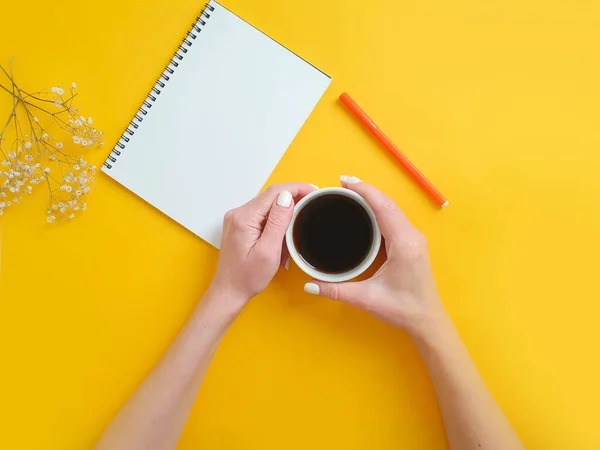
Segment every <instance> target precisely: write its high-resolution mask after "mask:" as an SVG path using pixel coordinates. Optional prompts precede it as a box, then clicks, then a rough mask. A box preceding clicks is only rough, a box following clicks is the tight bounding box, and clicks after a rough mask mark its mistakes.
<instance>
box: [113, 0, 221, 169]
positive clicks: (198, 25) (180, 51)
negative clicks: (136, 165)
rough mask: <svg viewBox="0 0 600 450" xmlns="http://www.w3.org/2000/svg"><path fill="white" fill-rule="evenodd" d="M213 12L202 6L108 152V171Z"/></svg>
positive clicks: (207, 5) (210, 6)
mask: <svg viewBox="0 0 600 450" xmlns="http://www.w3.org/2000/svg"><path fill="white" fill-rule="evenodd" d="M214 10H215V8H214V7H213V6H212V5H210V4H208V3H207V4H206V5H205V6H204V9H203V10H202V11H201V12H200V15H199V16H198V17H196V22H195V23H193V24H192V28H191V29H190V31H188V32H187V34H186V37H184V38H183V40H182V43H181V45H179V46H178V48H177V51H176V52H175V54H174V55H173V58H172V59H171V60H170V61H169V64H168V65H167V67H165V70H164V71H163V73H162V74H161V75H160V78H159V79H158V80H157V81H156V84H155V85H154V87H153V88H152V90H151V91H150V93H148V95H147V96H146V99H145V100H144V102H143V103H142V106H141V107H140V109H139V110H138V112H137V113H136V114H135V115H134V116H133V119H132V120H131V123H130V124H129V125H128V126H127V128H125V132H124V133H123V135H122V136H121V137H120V138H119V141H118V142H117V144H116V145H115V148H113V149H112V151H111V152H110V155H108V159H107V160H106V161H105V162H104V167H106V168H107V169H109V170H110V169H112V168H113V164H114V163H116V162H117V157H118V156H120V155H121V152H122V151H123V150H124V149H125V146H126V145H127V143H128V142H129V141H130V140H131V136H133V135H134V134H135V132H136V130H137V129H138V128H139V127H140V123H142V122H143V120H144V116H145V115H147V114H148V110H150V108H152V105H153V104H154V102H156V100H157V99H158V96H160V93H161V89H164V88H165V87H166V86H167V82H168V81H169V80H170V75H173V74H174V73H175V70H176V69H177V67H179V63H180V62H181V61H182V60H183V58H184V57H185V54H186V53H187V52H188V49H189V47H191V46H192V44H193V41H194V40H195V39H196V38H197V37H198V35H199V34H200V32H201V31H202V27H204V26H205V25H206V20H208V19H209V18H210V13H212V12H213V11H214Z"/></svg>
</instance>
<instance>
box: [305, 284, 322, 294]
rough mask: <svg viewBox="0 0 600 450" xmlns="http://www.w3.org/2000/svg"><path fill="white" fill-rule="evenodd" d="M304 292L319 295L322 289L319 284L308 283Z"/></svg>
mask: <svg viewBox="0 0 600 450" xmlns="http://www.w3.org/2000/svg"><path fill="white" fill-rule="evenodd" d="M304 291H305V292H308V293H309V294H312V295H319V292H321V288H320V287H319V285H318V284H317V283H306V284H305V285H304Z"/></svg>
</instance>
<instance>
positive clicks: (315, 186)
mask: <svg viewBox="0 0 600 450" xmlns="http://www.w3.org/2000/svg"><path fill="white" fill-rule="evenodd" d="M308 185H309V186H312V187H314V188H315V189H319V186H317V185H316V184H312V183H308Z"/></svg>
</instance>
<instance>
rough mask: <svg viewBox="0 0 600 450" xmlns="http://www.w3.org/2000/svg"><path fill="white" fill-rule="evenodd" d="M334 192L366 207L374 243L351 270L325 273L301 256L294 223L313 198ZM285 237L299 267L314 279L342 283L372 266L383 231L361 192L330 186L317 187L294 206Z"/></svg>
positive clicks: (291, 255)
mask: <svg viewBox="0 0 600 450" xmlns="http://www.w3.org/2000/svg"><path fill="white" fill-rule="evenodd" d="M333 193H335V194H340V195H344V196H346V197H349V198H351V199H353V200H355V201H356V202H357V203H358V204H360V205H361V206H362V207H363V208H364V209H365V211H366V212H367V214H368V215H369V219H371V225H372V226H373V243H372V245H371V249H370V250H369V253H368V254H367V256H366V257H365V259H364V260H363V261H362V262H361V263H360V264H359V265H358V266H356V267H355V268H354V269H352V270H349V271H347V272H343V273H324V272H321V271H319V270H317V269H315V268H313V267H311V266H309V265H308V264H307V263H306V262H305V261H304V259H303V258H302V257H301V256H300V254H299V253H298V251H297V250H296V246H295V245H294V239H293V229H294V224H295V223H296V218H297V217H298V213H299V212H300V211H301V210H302V209H303V208H304V206H305V205H306V204H307V203H308V202H310V201H311V200H313V199H315V198H318V197H322V196H324V195H329V194H333ZM285 239H286V245H287V249H288V251H289V253H290V257H291V258H292V260H293V261H294V262H295V263H296V265H297V266H298V267H300V269H301V270H302V271H303V272H304V273H306V274H307V275H309V276H311V277H313V278H314V279H316V280H321V281H326V282H329V283H340V282H342V281H348V280H351V279H353V278H356V277H357V276H359V275H360V274H362V273H363V272H364V271H365V270H367V269H368V268H369V267H370V266H371V264H373V261H375V258H376V257H377V254H378V253H379V248H380V247H381V232H380V230H379V225H378V224H377V218H376V217H375V212H374V211H373V209H372V208H371V206H370V205H369V204H368V203H367V201H366V200H365V199H364V198H363V197H362V196H361V195H360V194H357V193H356V192H354V191H352V190H350V189H346V188H343V187H328V188H322V189H317V190H316V191H313V192H311V193H309V194H307V195H306V196H305V197H304V198H302V199H301V200H300V201H299V202H298V203H297V204H296V206H295V207H294V214H293V216H292V221H291V222H290V225H289V227H288V229H287V231H286V233H285Z"/></svg>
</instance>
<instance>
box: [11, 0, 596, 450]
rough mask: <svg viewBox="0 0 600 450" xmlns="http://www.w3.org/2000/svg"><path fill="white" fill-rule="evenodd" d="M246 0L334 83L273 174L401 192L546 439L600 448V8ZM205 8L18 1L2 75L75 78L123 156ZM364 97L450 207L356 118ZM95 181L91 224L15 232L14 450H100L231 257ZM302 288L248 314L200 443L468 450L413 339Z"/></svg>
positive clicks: (493, 371) (225, 346) (44, 82)
mask: <svg viewBox="0 0 600 450" xmlns="http://www.w3.org/2000/svg"><path fill="white" fill-rule="evenodd" d="M223 3H224V4H225V5H226V6H227V7H229V8H230V9H232V10H233V11H234V12H236V13H238V14H239V15H241V16H242V17H244V18H245V19H247V20H248V21H250V22H251V23H252V24H254V25H255V26H257V27H258V28H260V29H262V30H263V31H265V32H266V33H268V34H269V35H271V36H272V37H274V38H275V39H277V40H279V41H280V42H282V43H283V44H285V45H286V46H288V47H290V48H291V49H293V50H294V51H295V52H297V53H298V54H300V55H302V56H303V57H305V58H306V59H308V60H309V61H311V62H312V63H314V64H315V65H317V66H318V67H319V68H321V69H323V70H324V71H325V72H327V73H328V74H330V75H331V76H332V77H333V83H332V84H331V87H330V88H329V90H328V91H327V93H326V94H325V96H324V98H323V99H322V101H321V102H320V103H319V105H318V106H317V108H316V109H315V111H314V113H313V114H312V115H311V117H310V118H309V120H308V121H307V123H306V125H305V127H304V128H303V129H302V131H301V132H300V134H299V135H298V137H297V138H296V140H295V141H294V143H293V144H292V146H291V147H290V148H289V150H288V152H287V153H286V155H285V157H284V158H283V160H282V161H281V164H280V165H279V166H278V167H277V169H276V170H275V172H274V173H273V176H272V177H271V179H270V180H269V181H270V182H281V181H288V180H305V181H308V182H312V183H315V184H317V185H320V186H327V185H334V184H337V180H338V176H339V175H340V174H348V175H356V176H359V177H360V178H362V179H364V180H366V181H369V182H372V183H373V184H375V185H377V186H378V187H380V188H381V189H383V190H385V191H386V192H388V193H389V194H391V195H392V196H393V197H394V198H395V199H396V200H397V202H398V203H399V204H400V205H401V207H402V208H403V209H404V210H405V211H406V213H407V215H408V216H409V218H410V219H411V220H412V221H413V223H414V224H415V225H416V226H417V227H418V228H420V229H421V230H422V231H423V232H424V233H425V234H426V235H427V236H428V238H429V241H430V246H431V254H432V259H433V265H434V269H435V273H436V276H437V280H438V283H439V288H440V291H441V294H442V297H443V300H444V302H445V304H446V307H447V308H448V310H449V312H450V314H451V316H452V317H453V319H454V320H455V322H456V324H457V326H458V328H459V330H460V332H461V334H462V336H463V338H464V340H465V342H466V344H467V346H468V348H469V350H470V351H471V353H472V356H473V358H474V359H475V361H476V363H477V365H478V367H479V369H480V371H481V373H482V375H483V377H484V378H485V380H486V381H487V383H488V385H489V387H490V389H491V390H492V392H493V393H494V395H495V396H496V398H497V399H498V401H499V402H500V404H501V406H502V407H503V408H504V410H505V412H506V414H507V415H508V417H509V418H510V420H511V421H512V423H513V424H514V426H515V428H516V430H517V431H518V433H519V434H520V435H521V437H522V439H523V441H524V442H525V443H526V444H527V446H528V447H529V448H532V449H567V448H568V449H597V448H599V446H600V428H599V427H598V424H597V421H598V407H599V404H600V389H599V388H598V380H600V370H599V363H598V345H599V344H600V326H599V325H598V316H599V312H600V306H599V300H600V295H599V294H600V292H599V287H598V269H599V266H600V264H599V263H598V256H599V255H600V238H599V231H600V214H599V211H600V209H599V206H598V200H599V198H600V176H599V173H600V137H599V131H598V130H599V129H600V120H599V119H600V114H599V108H600V62H599V61H600V60H599V57H598V47H599V44H600V8H599V6H598V2H597V1H592V0H589V1H586V0H563V1H560V0H546V1H534V0H526V1H522V0H521V1H517V0H509V1H506V0H504V1H501V0H491V1H477V0H455V1H442V0H400V1H392V0H388V1H384V0H371V1H368V2H364V1H358V0H328V1H324V2H308V3H307V2H304V1H299V0H298V1H290V0H285V1H284V0H263V1H260V2H248V1H242V0H223ZM201 6H202V4H201V2H200V1H192V0H185V1H179V2H165V1H155V0H146V1H133V0H123V1H119V2H115V1H111V2H107V1H102V2H100V1H98V2H92V1H81V0H56V1H53V2H48V1H11V2H3V5H2V7H1V16H0V43H1V44H0V62H1V63H2V64H5V65H6V64H8V61H9V59H10V58H11V57H12V56H15V57H16V58H15V61H14V64H15V70H16V75H17V76H18V79H19V80H20V81H21V84H22V85H23V86H25V87H28V88H31V89H35V88H43V87H49V86H53V85H56V84H59V83H60V84H62V85H63V86H68V85H70V83H71V81H76V82H77V83H78V86H79V91H80V93H81V100H80V106H81V107H82V112H83V111H85V114H86V115H92V116H93V117H94V119H95V123H96V124H97V125H98V126H99V127H100V128H101V129H103V130H104V131H105V134H106V143H107V144H106V146H105V148H104V149H101V150H99V151H95V153H94V154H93V156H91V159H92V160H94V161H95V162H98V163H100V162H101V161H102V160H103V159H104V158H105V156H106V155H107V154H108V152H109V150H110V148H111V146H112V145H113V144H114V142H115V141H116V139H117V138H118V136H119V134H120V133H121V132H122V130H123V128H124V127H125V125H126V124H127V122H128V120H129V119H130V118H131V117H132V114H133V113H134V112H135V110H136V108H137V107H138V106H139V105H140V102H141V100H142V99H143V98H144V95H145V94H146V93H147V92H148V91H149V89H150V87H151V86H152V84H153V81H154V80H156V78H157V76H158V74H159V72H160V70H161V69H162V68H163V66H164V65H165V63H166V61H167V60H168V58H169V57H170V55H171V53H172V52H173V50H174V48H175V46H176V44H177V43H178V42H179V40H180V39H181V38H182V37H183V34H184V32H185V31H186V30H187V29H188V28H189V25H190V24H191V23H192V21H193V19H194V17H195V16H196V14H197V13H198V11H199V10H200V8H201ZM342 91H348V92H349V93H350V94H351V95H352V96H353V97H354V98H355V99H356V101H357V102H358V103H359V104H360V105H361V106H362V107H363V108H364V109H365V110H366V111H368V112H369V113H370V114H371V115H372V117H373V119H374V120H375V121H376V122H378V123H379V125H380V126H381V127H382V129H383V130H384V131H386V133H387V134H388V135H389V136H390V137H391V138H392V139H393V140H394V141H395V142H396V143H397V144H398V145H399V146H401V147H402V148H403V149H404V151H405V152H406V154H407V155H408V156H409V157H410V158H411V159H412V160H413V161H414V163H415V164H416V165H417V167H419V168H420V169H421V170H422V171H423V172H424V173H425V174H427V176H428V177H429V178H430V179H431V180H432V181H433V182H434V184H436V185H437V186H438V187H439V189H440V190H441V191H442V192H444V193H445V194H446V195H447V197H448V198H449V199H450V202H451V205H450V207H449V208H448V209H446V210H444V211H439V210H438V209H436V208H435V207H434V206H432V204H431V203H430V201H429V200H428V199H427V198H426V197H425V196H424V194H423V193H422V192H421V191H420V190H419V189H418V188H417V187H415V185H414V184H413V183H412V182H411V181H410V180H409V179H408V178H407V177H406V176H405V174H404V173H403V172H402V170H401V169H400V168H399V167H397V166H396V165H395V164H394V163H393V162H392V161H391V160H390V159H389V157H387V156H386V155H385V154H384V153H383V152H382V150H381V149H380V148H379V147H378V146H377V145H376V144H375V143H374V141H373V140H372V139H371V138H370V137H369V136H368V135H367V134H366V133H365V132H364V131H363V130H362V129H361V128H360V127H359V126H358V125H357V124H356V123H355V122H354V121H353V119H351V118H350V116H349V115H348V114H347V112H346V111H345V110H344V109H343V108H342V107H341V106H340V104H339V103H338V102H337V101H336V98H337V97H338V96H339V94H340V93H341V92H342ZM8 101H9V98H8V96H6V97H4V94H2V93H0V107H1V108H2V111H6V114H8V110H7V109H6V107H7V102H8ZM2 120H4V119H2ZM200 130H201V126H200V127H199V133H198V139H199V142H200V140H201V132H200ZM168 152H169V149H165V153H166V154H168ZM97 178H98V179H97V183H96V191H95V193H94V195H93V196H92V197H91V199H90V201H89V211H88V212H87V213H86V214H85V215H84V216H82V217H81V218H80V219H78V220H76V221H73V222H71V223H68V224H65V225H59V226H49V225H47V224H46V223H45V221H44V219H45V208H46V193H45V192H44V190H43V189H40V190H39V191H38V192H36V193H35V195H34V196H33V197H32V198H29V199H27V201H26V202H24V203H23V204H21V205H19V206H18V207H15V208H14V209H13V210H10V211H9V212H8V213H7V215H5V216H4V217H3V218H2V222H1V225H2V230H1V236H2V273H1V288H0V296H1V299H0V364H1V367H0V448H2V449H21V448H24V449H61V450H66V449H84V448H90V447H91V446H92V444H93V442H94V441H95V440H96V439H97V438H98V436H99V435H100V433H101V432H102V430H103V428H104V427H105V426H106V425H107V423H108V422H109V421H110V419H111V417H112V416H113V414H114V413H115V412H116V411H117V409H118V408H119V407H120V405H122V403H123V402H124V401H125V400H126V399H127V398H128V396H129V395H130V394H131V393H132V391H133V390H134V389H135V387H136V385H137V384H138V383H139V382H140V380H141V379H142V378H143V377H144V376H145V375H146V374H147V373H148V371H149V370H150V368H151V367H152V366H153V364H154V363H155V362H156V361H157V360H158V358H159V357H160V355H161V354H162V353H163V352H164V350H165V349H166V348H167V346H168V345H169V343H170V342H171V340H172V339H173V337H174V336H175V334H176V333H177V331H178V330H179V329H180V327H181V326H182V324H183V323H184V322H185V320H186V318H187V317H188V316H189V314H190V312H191V311H192V309H193V308H194V306H195V304H196V302H197V300H198V298H199V297H200V295H201V293H202V291H203V290H204V289H205V288H206V286H207V285H208V283H209V280H210V278H211V274H212V272H213V269H214V267H215V263H216V259H217V251H216V250H214V249H213V248H211V247H210V246H209V245H207V244H205V243H204V242H202V241H201V240H200V239H198V238H196V237H194V236H193V235H192V234H191V233H189V232H187V231H185V230H184V229H183V228H181V227H180V226H178V225H176V224H175V223H173V222H171V221H170V220H169V219H168V218H166V217H165V216H163V215H161V214H160V213H158V212H157V211H155V210H154V209H152V208H151V207H150V206H148V205H146V204H145V203H144V202H143V201H141V200H140V199H138V198H136V197H135V196H134V195H133V194H131V193H129V192H128V191H127V190H126V189H124V188H122V187H121V186H119V185H118V184H117V183H115V182H113V181H112V180H110V179H109V178H108V177H106V176H104V175H103V174H99V175H98V177H97ZM173 182H175V183H176V182H177V181H176V179H174V180H173ZM197 207H201V205H197ZM305 281H306V276H304V275H303V274H301V273H300V271H299V270H298V269H297V268H292V269H291V270H290V272H289V273H281V274H279V275H278V276H277V277H276V279H275V281H274V282H273V284H272V285H271V286H270V287H269V288H268V289H267V291H265V293H264V294H262V295H260V296H259V297H257V298H256V299H254V300H253V301H252V303H251V304H250V305H249V306H248V308H247V309H246V310H245V311H244V313H243V315H242V316H241V317H240V318H239V320H238V321H237V322H236V323H235V325H234V327H233V328H232V329H231V331H230V332H229V334H228V335H227V336H226V338H225V340H224V342H223V343H222V345H221V347H220V349H219V352H218V354H217V355H216V358H215V360H214V362H213V364H212V365H211V368H210V370H209V373H208V375H207V378H206V380H205V383H204V385H203V387H202V390H201V393H200V395H199V398H198V401H197V403H196V406H195V409H194V411H193V413H192V415H191V417H190V420H189V423H188V425H187V427H186V430H185V432H184V434H183V437H182V440H181V444H180V448H181V449H192V448H194V449H195V448H204V449H229V448H231V449H251V448H255V449H281V448H289V449H305V448H319V449H330V448H345V449H365V448H377V449H398V448H405V449H442V448H446V447H447V444H446V441H445V437H444V432H443V427H442V423H441V419H440V415H439V412H438V409H437V405H436V403H435V398H434V395H433V392H432V388H431V385H430V382H429V380H428V378H427V375H426V371H425V369H424V366H423V364H422V363H421V361H420V359H419V357H418V355H417V353H416V351H415V349H414V347H413V345H412V344H411V342H410V341H409V339H408V338H407V336H406V335H405V334H403V333H402V332H400V331H397V330H394V329H391V328H389V327H387V326H385V325H383V324H381V323H379V322H377V321H376V320H375V319H372V318H371V317H369V316H368V315H366V314H364V313H361V312H358V311H355V310H352V309H350V308H349V307H346V306H343V305H340V304H337V303H333V302H329V301H326V300H323V299H319V298H314V297H310V296H308V295H306V294H304V293H303V292H302V285H303V283H304V282H305Z"/></svg>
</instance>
